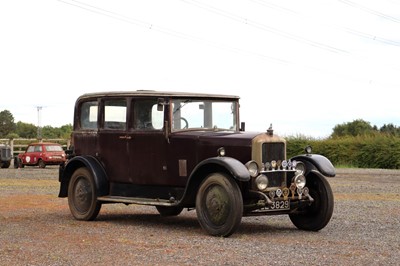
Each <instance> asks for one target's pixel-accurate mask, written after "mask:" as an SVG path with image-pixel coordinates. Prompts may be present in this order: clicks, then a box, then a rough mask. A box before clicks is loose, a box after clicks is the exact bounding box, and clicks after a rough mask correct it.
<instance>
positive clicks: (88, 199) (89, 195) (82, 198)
mask: <svg viewBox="0 0 400 266" xmlns="http://www.w3.org/2000/svg"><path fill="white" fill-rule="evenodd" d="M68 205H69V209H70V211H71V213H72V215H73V216H74V217H75V219H77V220H84V221H91V220H94V219H95V218H96V217H97V215H98V214H99V212H100V208H101V203H100V202H99V201H98V200H97V192H96V184H95V182H94V179H93V176H92V174H91V173H90V172H89V170H88V169H87V168H84V167H82V168H79V169H77V170H76V171H75V172H74V174H73V175H72V177H71V180H70V182H69V185H68Z"/></svg>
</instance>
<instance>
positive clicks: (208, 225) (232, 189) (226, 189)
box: [196, 173, 243, 237]
mask: <svg viewBox="0 0 400 266" xmlns="http://www.w3.org/2000/svg"><path fill="white" fill-rule="evenodd" d="M196 213H197V219H198V220H199V223H200V225H201V227H202V228H203V229H204V230H205V231H207V232H208V233H209V234H210V235H213V236H224V237H227V236H230V235H231V234H232V233H233V232H235V230H236V229H237V228H238V226H239V225H240V222H241V220H242V215H243V199H242V193H241V192H240V189H239V186H238V185H237V184H236V182H235V180H234V179H233V178H231V177H230V176H228V175H226V174H223V173H213V174H211V175H209V176H208V177H207V178H206V179H205V180H204V181H203V182H202V184H201V185H200V188H199V190H198V192H197V195H196Z"/></svg>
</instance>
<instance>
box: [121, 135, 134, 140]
mask: <svg viewBox="0 0 400 266" xmlns="http://www.w3.org/2000/svg"><path fill="white" fill-rule="evenodd" d="M119 139H132V137H131V136H126V135H125V136H119Z"/></svg>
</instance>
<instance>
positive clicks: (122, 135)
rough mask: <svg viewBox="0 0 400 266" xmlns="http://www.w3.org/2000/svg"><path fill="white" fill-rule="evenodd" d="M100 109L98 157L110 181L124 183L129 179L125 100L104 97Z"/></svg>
mask: <svg viewBox="0 0 400 266" xmlns="http://www.w3.org/2000/svg"><path fill="white" fill-rule="evenodd" d="M100 110H101V111H100V112H101V114H100V117H101V123H100V125H101V126H100V129H99V132H98V150H99V154H98V158H99V159H100V161H101V163H102V164H103V166H104V168H105V171H106V173H107V176H108V178H109V180H110V181H111V182H121V183H125V182H127V180H128V179H129V154H128V139H129V137H128V136H127V100H126V99H125V98H121V99H114V98H110V99H104V100H103V101H102V102H101V107H100Z"/></svg>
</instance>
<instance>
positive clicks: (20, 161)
mask: <svg viewBox="0 0 400 266" xmlns="http://www.w3.org/2000/svg"><path fill="white" fill-rule="evenodd" d="M65 161H66V155H65V152H64V150H63V148H62V146H61V145H60V144H58V143H50V142H42V143H31V144H29V146H28V148H27V149H26V151H25V152H24V153H21V154H19V155H18V157H16V158H15V162H14V167H16V168H18V167H24V166H25V165H31V166H35V165H38V166H39V167H40V168H45V167H46V165H59V164H62V163H64V162H65Z"/></svg>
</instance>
